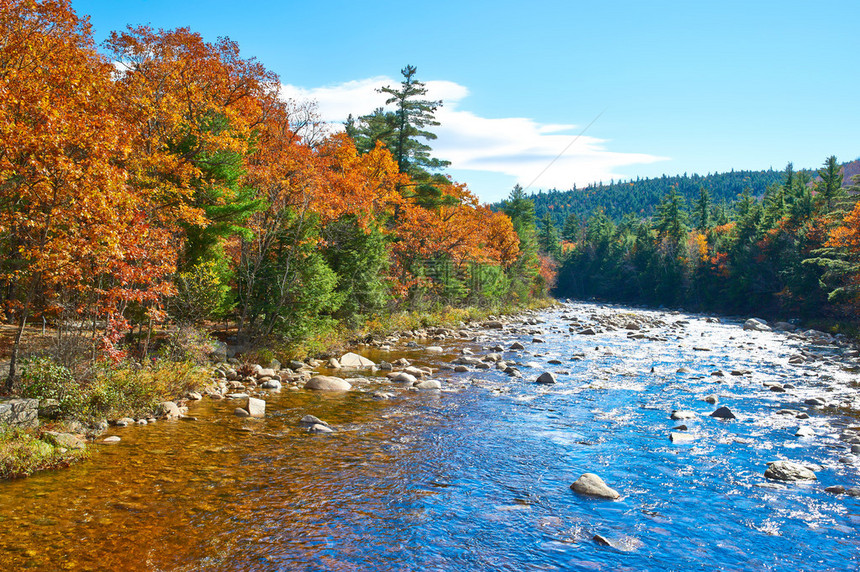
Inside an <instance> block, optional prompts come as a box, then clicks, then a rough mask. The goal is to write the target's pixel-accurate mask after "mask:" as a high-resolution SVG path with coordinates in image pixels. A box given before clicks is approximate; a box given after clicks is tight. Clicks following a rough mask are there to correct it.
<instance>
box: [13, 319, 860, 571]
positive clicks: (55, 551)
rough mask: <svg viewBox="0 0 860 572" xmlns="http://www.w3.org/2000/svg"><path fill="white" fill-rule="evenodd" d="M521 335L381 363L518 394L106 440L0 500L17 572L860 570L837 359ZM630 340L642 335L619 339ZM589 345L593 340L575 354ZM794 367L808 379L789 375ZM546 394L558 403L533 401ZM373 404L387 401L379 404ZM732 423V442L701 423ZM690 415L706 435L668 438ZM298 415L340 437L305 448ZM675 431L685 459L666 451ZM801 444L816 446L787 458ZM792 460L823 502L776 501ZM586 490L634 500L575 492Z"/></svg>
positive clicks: (699, 338)
mask: <svg viewBox="0 0 860 572" xmlns="http://www.w3.org/2000/svg"><path fill="white" fill-rule="evenodd" d="M530 322H531V323H515V322H511V323H510V324H508V325H506V327H505V329H503V330H485V331H482V333H481V334H480V335H479V337H478V339H477V340H475V341H469V342H455V341H445V342H442V343H441V344H440V345H442V346H443V347H444V348H445V352H444V353H442V354H431V353H428V352H426V351H423V350H422V348H409V347H405V346H404V345H402V344H399V345H398V346H397V348H396V351H393V352H390V353H389V352H380V351H378V350H375V351H373V352H366V353H367V355H368V357H370V358H371V359H374V360H379V359H388V360H393V359H396V358H398V357H407V358H408V359H410V360H411V361H412V362H413V363H414V364H418V365H429V366H431V367H434V368H435V367H439V366H440V365H442V364H444V363H447V362H450V361H451V360H452V359H453V358H454V357H455V355H456V353H457V352H459V351H460V350H461V349H462V348H464V347H465V348H469V349H471V350H472V351H474V353H475V356H476V357H480V356H482V355H484V354H486V353H488V352H489V351H490V350H489V348H491V347H492V346H495V345H497V344H498V345H501V346H503V347H504V348H508V347H509V346H510V345H511V343H513V342H520V343H522V344H523V346H524V347H525V349H524V350H521V351H513V352H511V351H506V352H504V353H503V357H504V359H505V360H506V361H507V362H508V363H510V364H516V367H517V368H518V369H519V370H520V371H521V372H522V375H523V377H522V378H514V377H510V376H508V375H506V374H504V373H503V372H501V371H499V370H497V369H495V368H491V369H489V370H475V369H473V371H469V372H465V373H454V372H452V371H449V370H443V371H439V372H438V373H437V374H436V375H435V376H434V377H435V378H436V379H440V380H442V386H443V390H442V391H414V390H406V389H405V388H403V387H402V385H397V384H391V383H387V382H385V381H384V378H376V379H369V380H368V381H365V382H359V383H358V384H357V386H356V388H355V389H354V390H353V391H350V392H348V393H324V392H310V391H298V392H290V391H282V392H280V393H276V394H272V395H270V396H268V397H267V416H266V418H265V419H263V420H254V419H240V418H238V417H236V416H234V415H233V409H234V408H235V407H236V406H237V405H238V404H237V403H236V402H235V401H231V400H223V401H214V400H209V399H204V400H203V401H202V402H200V403H198V404H196V405H194V406H192V410H191V412H190V414H191V415H193V416H195V417H196V418H197V421H196V422H188V421H165V422H158V423H156V424H154V425H149V426H145V427H135V426H133V427H128V428H116V429H113V428H112V429H111V431H110V432H109V434H116V435H119V436H121V438H122V440H121V442H119V443H117V444H114V445H106V444H105V445H102V444H98V445H96V446H95V447H97V449H98V452H96V453H94V455H93V457H92V458H91V459H90V460H89V461H86V462H84V463H82V464H80V465H77V466H74V467H72V468H70V469H66V470H62V471H56V472H47V473H43V474H39V475H36V476H34V477H31V478H28V479H23V480H19V481H11V482H4V483H0V561H2V563H3V564H4V566H3V568H4V569H5V570H19V569H21V570H25V569H26V570H124V571H125V570H152V571H162V570H164V571H197V570H248V571H258V570H259V571H263V570H266V571H268V570H302V571H304V570H308V571H311V570H320V571H323V570H329V571H352V570H391V571H395V570H396V571H407V570H408V571H412V570H415V571H417V570H421V571H435V570H438V571H446V572H447V571H460V570H462V571H466V570H470V571H471V570H488V571H489V570H492V571H496V570H510V571H525V570H606V571H616V570H661V571H662V570H679V571H692V570H715V569H716V570H772V571H782V570H785V571H797V570H803V571H807V572H808V571H818V570H856V569H858V563H860V532H858V530H857V528H858V524H860V498H855V497H851V496H848V495H836V494H831V493H829V492H826V491H825V490H824V489H825V487H828V486H832V485H844V486H845V487H854V486H857V485H858V484H860V483H858V481H860V478H858V465H857V464H855V463H856V462H857V456H856V455H854V454H852V453H851V445H850V443H848V442H846V441H847V440H849V439H850V437H851V435H853V433H852V431H853V430H854V429H852V428H854V427H855V425H860V422H858V421H856V420H855V418H854V417H853V414H852V410H850V409H835V408H832V407H831V408H827V407H816V406H811V405H807V404H805V403H804V402H805V400H807V399H810V398H812V397H817V398H820V399H822V400H823V401H827V402H829V403H833V404H843V405H850V404H851V403H852V402H853V403H854V404H856V398H855V397H854V393H855V389H854V387H855V386H856V385H857V383H858V382H860V376H858V374H857V373H856V370H857V367H856V362H857V359H856V358H850V357H849V358H845V357H841V356H842V354H843V353H844V352H845V348H841V347H836V346H833V345H830V344H827V345H819V346H817V345H814V344H811V343H810V342H809V341H808V340H803V339H801V338H799V337H797V336H791V335H788V334H785V333H782V332H753V331H744V330H743V329H742V327H741V325H742V322H738V321H730V320H723V322H722V323H714V320H707V319H705V317H703V316H698V315H686V314H678V313H668V312H658V311H651V310H641V309H629V308H622V307H612V306H599V305H592V304H579V303H577V304H566V305H562V306H560V307H558V308H556V309H553V310H550V311H547V312H543V313H541V314H538V315H535V316H532V318H531V319H530ZM624 322H635V323H636V325H637V327H639V328H640V329H639V330H632V329H631V330H627V329H624V327H620V328H617V329H610V328H609V327H608V325H609V324H611V323H615V324H616V325H618V324H623V323H624ZM571 323H573V326H571ZM586 327H592V328H593V329H594V330H595V331H596V333H595V335H583V334H579V333H577V332H578V331H581V330H583V329H584V328H586ZM631 335H632V336H635V337H637V338H638V339H631V337H630V336H631ZM535 338H539V341H533V340H534V339H535ZM404 341H405V340H404ZM436 344H437V343H436V342H432V345H436ZM425 345H431V342H426V343H425ZM801 352H807V353H806V356H807V357H809V356H810V354H815V355H814V356H813V357H812V358H810V359H808V360H805V361H803V362H802V363H796V362H798V361H799V360H798V359H797V358H796V357H795V359H794V360H792V361H793V362H795V363H789V360H790V359H791V357H792V356H797V355H802V354H801ZM813 359H814V361H812V360H813ZM679 370H680V371H679ZM543 371H553V372H556V376H557V383H555V384H551V385H540V384H536V383H534V380H535V379H536V377H537V376H538V375H539V374H540V373H542V372H543ZM732 372H734V375H733V373H732ZM774 384H779V386H780V387H782V388H783V389H784V391H779V392H778V391H773V390H771V389H770V387H769V386H770V385H774ZM380 387H383V388H384V390H385V391H386V392H389V393H391V394H392V395H393V396H392V397H391V398H390V399H385V400H380V399H374V398H373V397H372V392H373V391H375V390H378V389H379V388H380ZM707 396H715V397H716V398H717V400H718V403H716V404H712V403H708V402H706V401H704V400H703V399H704V398H705V397H707ZM719 406H727V407H728V408H729V409H730V410H731V411H732V412H733V413H734V414H735V415H736V416H737V418H736V419H729V420H725V419H717V418H713V417H710V416H709V415H710V413H711V412H712V411H714V410H715V409H716V408H717V407H719ZM676 409H682V410H690V411H693V412H694V413H696V416H695V417H694V418H692V419H687V420H683V421H675V420H672V419H670V414H671V412H672V411H673V410H676ZM785 410H791V411H785ZM306 414H312V415H315V416H317V417H319V418H321V419H323V420H325V421H327V422H329V423H330V424H331V425H332V427H334V428H336V429H337V432H335V433H332V434H319V435H317V434H309V433H307V432H306V431H305V430H304V429H303V428H301V427H299V426H298V424H297V422H298V420H299V419H300V418H301V417H302V416H304V415H306ZM806 415H808V416H809V417H808V418H804V417H806ZM682 423H683V424H685V425H686V426H687V427H688V428H687V430H686V431H684V434H686V435H692V436H693V437H692V441H690V442H687V443H673V442H671V441H670V440H669V434H670V431H671V430H672V429H673V428H675V427H676V426H678V425H679V424H682ZM801 426H804V427H809V428H810V429H811V431H812V433H814V435H813V436H810V437H796V436H795V432H796V431H797V429H798V427H801ZM858 429H860V428H858ZM676 432H682V430H676ZM858 442H860V441H858ZM777 459H787V460H793V461H798V462H802V463H805V464H807V465H809V466H810V467H811V468H813V469H814V470H815V474H816V476H817V480H816V481H811V482H790V483H782V482H778V481H771V480H768V479H765V477H764V471H765V469H766V468H767V462H768V461H773V460H777ZM586 472H592V473H597V474H598V475H600V476H601V477H602V478H603V479H604V480H605V481H606V483H607V484H608V485H609V486H610V487H612V488H614V489H615V490H617V491H618V492H619V493H620V495H621V497H620V498H619V499H618V500H614V501H611V500H602V499H597V498H592V497H585V496H580V495H578V494H576V493H574V492H573V491H571V490H570V485H571V483H573V482H574V481H575V480H576V479H577V478H578V477H579V476H580V475H581V474H583V473H586Z"/></svg>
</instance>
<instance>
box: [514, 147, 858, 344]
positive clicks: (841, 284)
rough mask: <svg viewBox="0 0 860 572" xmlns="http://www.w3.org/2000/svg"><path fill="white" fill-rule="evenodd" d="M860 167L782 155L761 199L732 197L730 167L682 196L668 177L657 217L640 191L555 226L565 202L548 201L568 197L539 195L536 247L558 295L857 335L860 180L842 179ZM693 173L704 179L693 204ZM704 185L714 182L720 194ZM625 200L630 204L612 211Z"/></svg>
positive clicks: (750, 192)
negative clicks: (800, 166) (552, 266)
mask: <svg viewBox="0 0 860 572" xmlns="http://www.w3.org/2000/svg"><path fill="white" fill-rule="evenodd" d="M856 165H857V162H856V161H855V162H851V163H847V164H845V165H840V163H839V162H838V161H837V159H836V157H833V156H831V157H828V158H827V159H826V160H825V161H824V163H823V165H822V166H821V168H819V169H817V170H816V171H795V170H794V168H793V165H792V164H791V163H789V164H788V166H787V167H786V169H785V170H784V171H782V172H781V173H778V178H777V180H775V181H773V182H771V183H769V184H768V185H767V187H766V189H765V190H764V192H763V193H762V194H761V196H756V193H755V191H754V189H753V188H750V187H746V188H744V189H743V191H742V192H741V193H740V194H739V195H738V196H737V197H735V198H734V199H733V200H731V201H728V200H727V199H726V192H727V191H726V189H729V191H728V192H731V190H733V187H732V186H731V184H729V183H730V182H731V181H734V180H735V177H734V174H730V175H725V174H724V175H719V176H717V177H716V178H713V177H711V178H697V177H695V176H694V177H683V178H682V181H683V182H684V185H683V188H684V189H686V190H685V192H684V193H682V192H681V190H680V188H681V187H682V185H681V184H680V182H681V181H677V182H676V183H674V184H671V185H669V186H668V188H667V189H666V191H665V192H664V194H663V196H662V197H661V199H660V201H659V202H658V204H657V205H656V207H655V208H654V209H653V214H650V215H643V214H642V213H643V212H648V209H647V208H643V207H641V206H640V205H646V204H647V200H646V197H643V196H630V197H627V199H626V202H624V201H621V200H620V199H619V200H618V201H615V202H614V203H613V204H614V205H615V207H616V209H615V210H613V212H614V213H615V216H610V215H609V214H608V212H607V211H608V210H609V209H604V208H596V209H595V210H593V211H592V212H590V213H588V214H587V215H585V216H582V215H580V214H579V213H577V212H572V213H570V214H568V216H567V217H566V218H565V220H564V222H563V223H562V224H561V225H557V223H556V220H557V219H556V218H554V217H553V216H552V214H551V213H552V212H555V211H561V210H562V208H563V207H561V206H560V205H558V204H556V203H553V202H552V201H550V200H549V199H550V197H553V196H555V197H556V198H560V197H564V199H562V200H565V201H568V202H569V201H570V196H571V194H570V193H568V194H558V195H552V194H549V195H543V197H545V198H546V199H547V200H546V201H545V203H544V204H546V209H545V210H544V215H543V217H542V218H541V220H540V225H539V226H540V228H539V231H538V243H539V248H540V251H541V252H542V253H545V254H547V255H549V256H550V257H551V258H552V260H554V261H555V263H556V264H557V265H558V281H557V283H556V286H555V292H556V294H557V295H559V296H569V297H575V298H592V297H594V298H598V299H603V300H611V301H615V302H624V303H634V304H648V305H663V306H667V307H683V308H687V309H693V310H702V311H705V310H706V311H716V312H721V313H731V314H747V315H749V314H755V315H757V316H762V317H766V318H782V319H787V318H798V319H803V320H805V321H807V322H808V323H813V324H817V325H819V327H827V328H828V329H830V330H835V331H842V332H845V333H849V334H852V335H855V336H856V335H857V331H858V330H857V327H858V316H860V202H858V198H860V177H858V176H857V175H856V174H855V175H851V180H847V179H846V177H845V172H846V171H848V172H849V173H853V172H855V171H856ZM760 175H761V177H763V178H764V179H762V180H767V179H770V178H773V177H771V175H770V174H769V173H768V172H762V173H760ZM738 176H739V177H741V179H739V180H749V181H752V180H754V177H749V176H748V175H743V176H741V174H740V173H739V174H738ZM669 180H672V179H671V178H666V179H663V181H669ZM697 180H698V181H701V183H702V184H699V186H698V189H697V192H696V195H695V196H694V197H693V198H692V200H690V199H689V195H690V185H692V184H693V182H694V181H697ZM756 180H758V179H756ZM658 181H659V180H658ZM707 181H710V182H717V181H720V182H721V184H722V185H723V186H722V187H721V189H722V190H721V191H720V193H719V194H717V193H712V191H711V189H709V188H708V187H706V186H705V185H704V184H703V183H704V182H707ZM646 183H647V181H646ZM651 186H653V185H651ZM614 187H616V188H617V187H618V185H615V186H614ZM611 188H613V187H612V186H610V187H607V188H606V189H607V191H606V194H605V195H604V196H610V195H611V193H609V190H608V189H611ZM613 192H615V191H613ZM619 196H620V195H619ZM715 196H719V197H720V199H719V200H716V199H715ZM531 198H532V199H534V200H535V202H536V203H538V204H540V200H539V199H536V198H535V197H531ZM520 200H528V198H527V197H526V196H525V195H524V193H522V190H515V192H514V193H513V194H512V197H511V200H510V201H508V202H509V203H510V202H512V201H513V202H516V201H520ZM623 204H628V205H635V207H634V209H633V210H618V208H617V207H618V205H623ZM553 207H556V208H553ZM619 215H620V216H619Z"/></svg>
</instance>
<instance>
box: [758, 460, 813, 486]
mask: <svg viewBox="0 0 860 572" xmlns="http://www.w3.org/2000/svg"><path fill="white" fill-rule="evenodd" d="M764 476H765V478H768V479H774V480H777V481H815V480H818V479H817V477H816V476H815V473H813V472H812V471H810V470H809V469H807V468H806V467H804V466H803V465H801V464H800V463H795V462H794V461H774V462H772V463H770V464H769V466H768V468H767V470H766V471H765V472H764Z"/></svg>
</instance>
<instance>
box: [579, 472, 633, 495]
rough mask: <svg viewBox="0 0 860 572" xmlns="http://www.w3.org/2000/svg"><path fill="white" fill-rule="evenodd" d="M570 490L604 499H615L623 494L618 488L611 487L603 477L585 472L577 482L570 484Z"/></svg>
mask: <svg viewBox="0 0 860 572" xmlns="http://www.w3.org/2000/svg"><path fill="white" fill-rule="evenodd" d="M570 490H572V491H573V492H576V493H579V494H581V495H588V496H592V497H598V498H602V499H611V500H615V499H617V498H618V497H620V496H621V495H619V494H618V492H617V491H616V490H614V489H611V488H609V487H608V486H607V485H606V483H605V482H603V479H601V478H600V477H599V476H597V475H595V474H594V473H585V474H584V475H582V476H581V477H579V478H578V479H576V482H575V483H573V484H572V485H570Z"/></svg>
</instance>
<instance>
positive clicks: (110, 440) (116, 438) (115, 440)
mask: <svg viewBox="0 0 860 572" xmlns="http://www.w3.org/2000/svg"><path fill="white" fill-rule="evenodd" d="M120 441H121V439H120V437H119V436H117V435H111V436H110V437H105V438H104V439H102V443H119V442H120Z"/></svg>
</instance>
